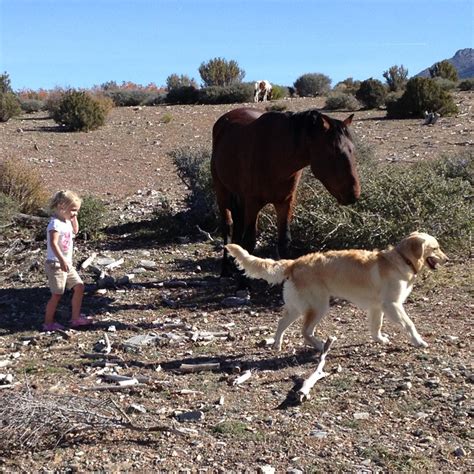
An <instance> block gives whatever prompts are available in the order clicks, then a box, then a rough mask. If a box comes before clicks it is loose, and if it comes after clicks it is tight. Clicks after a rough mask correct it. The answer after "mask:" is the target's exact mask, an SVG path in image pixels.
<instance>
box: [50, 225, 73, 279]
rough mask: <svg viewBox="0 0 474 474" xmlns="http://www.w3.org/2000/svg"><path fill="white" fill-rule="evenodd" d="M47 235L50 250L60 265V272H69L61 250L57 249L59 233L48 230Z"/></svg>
mask: <svg viewBox="0 0 474 474" xmlns="http://www.w3.org/2000/svg"><path fill="white" fill-rule="evenodd" d="M49 235H50V237H51V239H50V241H51V249H52V250H53V253H54V255H56V257H57V259H58V260H59V264H60V265H61V270H62V271H63V272H68V271H69V263H67V261H66V259H65V258H64V256H63V254H62V253H61V250H60V248H59V232H58V231H57V230H50V231H49Z"/></svg>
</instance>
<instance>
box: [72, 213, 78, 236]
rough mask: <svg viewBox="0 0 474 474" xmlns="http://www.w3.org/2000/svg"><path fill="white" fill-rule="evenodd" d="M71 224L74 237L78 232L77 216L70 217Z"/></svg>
mask: <svg viewBox="0 0 474 474" xmlns="http://www.w3.org/2000/svg"><path fill="white" fill-rule="evenodd" d="M71 224H72V231H73V232H74V235H77V233H78V232H79V221H78V220H77V216H72V217H71Z"/></svg>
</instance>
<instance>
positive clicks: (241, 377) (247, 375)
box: [232, 370, 252, 385]
mask: <svg viewBox="0 0 474 474" xmlns="http://www.w3.org/2000/svg"><path fill="white" fill-rule="evenodd" d="M251 376H252V372H251V371H250V370H246V371H245V372H244V373H243V374H242V375H239V376H238V377H237V378H236V379H234V380H233V381H232V385H240V384H241V383H244V382H245V381H246V380H248V379H249V378H250V377H251Z"/></svg>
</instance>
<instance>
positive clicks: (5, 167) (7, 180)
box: [0, 158, 48, 214]
mask: <svg viewBox="0 0 474 474" xmlns="http://www.w3.org/2000/svg"><path fill="white" fill-rule="evenodd" d="M0 193H2V194H3V195H5V196H8V197H9V198H11V199H12V200H13V201H15V202H16V203H18V207H19V209H20V211H21V212H24V213H26V214H32V213H35V212H37V211H38V210H39V209H42V208H44V206H45V205H46V203H47V201H48V193H47V191H46V189H45V187H44V183H43V180H42V179H41V178H40V176H39V175H38V174H37V172H36V171H35V169H34V168H33V167H31V166H29V165H28V164H26V163H25V162H23V161H21V160H19V159H13V158H8V159H6V160H5V161H3V162H0Z"/></svg>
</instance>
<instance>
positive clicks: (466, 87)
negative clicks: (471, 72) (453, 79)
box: [458, 77, 474, 91]
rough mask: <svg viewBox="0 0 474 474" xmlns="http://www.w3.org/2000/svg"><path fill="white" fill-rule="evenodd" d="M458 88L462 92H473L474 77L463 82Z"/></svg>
mask: <svg viewBox="0 0 474 474" xmlns="http://www.w3.org/2000/svg"><path fill="white" fill-rule="evenodd" d="M458 87H459V89H460V90H462V91H472V90H473V89H474V77H470V78H468V79H464V80H462V81H461V82H460V83H459V85H458Z"/></svg>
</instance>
